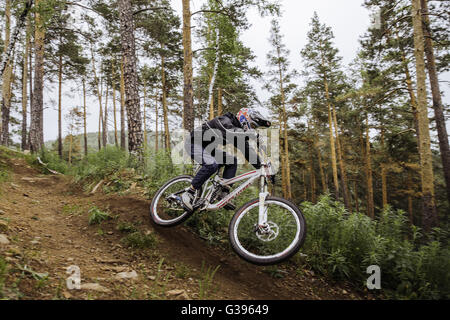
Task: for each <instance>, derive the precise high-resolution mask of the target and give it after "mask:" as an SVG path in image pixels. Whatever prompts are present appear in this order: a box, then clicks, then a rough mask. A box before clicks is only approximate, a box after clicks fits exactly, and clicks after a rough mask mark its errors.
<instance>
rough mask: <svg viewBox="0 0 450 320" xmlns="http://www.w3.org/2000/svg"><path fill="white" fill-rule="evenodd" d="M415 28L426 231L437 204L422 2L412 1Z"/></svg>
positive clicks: (431, 223) (434, 223)
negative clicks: (428, 104)
mask: <svg viewBox="0 0 450 320" xmlns="http://www.w3.org/2000/svg"><path fill="white" fill-rule="evenodd" d="M412 17H413V28H414V49H415V50H414V56H415V58H416V75H417V107H418V113H419V114H418V116H419V136H420V148H419V151H420V152H419V155H420V166H421V180H422V203H423V210H422V215H423V220H422V221H423V224H424V228H425V230H427V231H428V230H430V229H431V228H432V227H434V226H436V225H437V213H436V204H435V199H434V174H433V162H432V160H433V159H432V154H431V141H430V128H429V119H428V108H427V91H426V90H427V89H426V74H425V59H424V37H423V29H422V17H421V5H420V0H412Z"/></svg>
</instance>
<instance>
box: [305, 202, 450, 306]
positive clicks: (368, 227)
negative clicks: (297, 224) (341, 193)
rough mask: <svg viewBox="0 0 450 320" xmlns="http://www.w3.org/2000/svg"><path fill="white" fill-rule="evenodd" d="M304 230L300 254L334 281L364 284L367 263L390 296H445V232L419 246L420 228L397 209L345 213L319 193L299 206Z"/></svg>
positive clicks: (449, 259)
mask: <svg viewBox="0 0 450 320" xmlns="http://www.w3.org/2000/svg"><path fill="white" fill-rule="evenodd" d="M302 208H303V213H304V215H305V218H306V224H307V227H308V233H307V237H306V241H305V244H304V246H303V248H302V252H303V253H305V254H306V255H307V258H306V261H307V263H308V264H309V265H310V266H311V267H312V268H314V269H315V270H317V271H319V272H322V273H323V274H325V275H328V276H330V277H333V278H335V279H348V280H350V281H352V282H354V283H363V284H365V279H367V276H368V275H367V274H366V269H367V267H368V266H370V265H378V266H379V267H380V268H381V279H382V287H383V289H386V290H387V291H384V292H387V293H388V295H391V296H392V297H394V298H413V299H418V298H420V299H442V298H446V299H448V298H449V297H450V287H449V286H450V273H449V272H448V270H450V250H449V249H448V245H446V244H445V242H440V241H439V240H441V241H444V240H443V239H445V238H446V234H445V232H443V231H442V230H439V229H438V230H435V231H434V232H433V234H431V235H430V237H432V238H435V239H439V240H434V241H432V242H429V243H426V244H420V243H419V242H418V239H420V238H421V236H420V232H419V231H418V229H417V228H416V227H410V226H409V223H408V221H407V219H406V217H405V214H404V213H403V212H402V211H400V210H397V211H395V210H392V209H391V208H386V209H385V210H384V211H383V212H382V213H381V214H380V216H379V218H378V219H375V220H371V219H369V218H368V217H367V216H365V215H362V214H359V213H353V214H349V213H348V212H347V211H346V210H345V208H344V206H343V204H342V203H340V202H336V201H333V200H332V199H331V198H330V197H329V196H323V197H321V198H320V200H319V202H318V203H317V204H315V205H313V204H311V203H307V202H305V203H304V204H303V205H302Z"/></svg>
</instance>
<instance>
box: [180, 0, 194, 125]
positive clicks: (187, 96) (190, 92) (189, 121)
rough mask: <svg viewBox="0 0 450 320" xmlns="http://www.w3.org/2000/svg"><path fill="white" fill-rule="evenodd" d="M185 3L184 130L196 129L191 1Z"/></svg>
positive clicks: (184, 1) (183, 0) (186, 0)
mask: <svg viewBox="0 0 450 320" xmlns="http://www.w3.org/2000/svg"><path fill="white" fill-rule="evenodd" d="M182 3H183V53H184V60H183V78H184V87H183V96H184V101H183V128H184V129H185V130H187V131H192V130H193V129H194V89H193V74H192V44H191V9H190V3H189V0H182Z"/></svg>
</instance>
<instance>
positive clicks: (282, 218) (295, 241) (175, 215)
mask: <svg viewBox="0 0 450 320" xmlns="http://www.w3.org/2000/svg"><path fill="white" fill-rule="evenodd" d="M199 168H200V166H197V169H196V171H197V170H198V169H199ZM219 170H220V168H219ZM219 170H218V171H217V172H216V173H215V174H214V175H213V176H212V177H211V178H210V179H209V180H207V181H206V182H205V183H204V185H203V187H202V189H201V191H200V198H199V200H198V201H197V203H196V205H195V206H194V208H193V210H192V211H191V210H187V209H186V208H185V207H184V205H183V203H182V201H181V195H182V193H183V192H185V190H187V188H188V187H189V186H190V184H191V181H192V179H193V176H191V175H181V176H178V177H175V178H173V179H171V180H169V181H167V182H166V183H165V184H164V185H163V186H162V187H161V188H160V189H159V190H158V191H157V192H156V194H155V195H154V197H153V200H152V203H151V207H150V216H151V218H152V220H153V221H154V222H155V223H156V224H157V225H160V226H164V227H172V226H176V225H178V224H180V223H182V222H184V221H185V220H186V219H188V218H189V217H190V216H191V215H192V214H193V213H194V212H195V211H215V210H219V209H221V208H223V207H225V206H226V205H227V204H228V203H230V201H232V200H233V199H234V198H236V197H238V196H239V195H240V194H241V193H242V192H243V191H244V190H245V189H247V188H248V187H249V186H250V185H252V184H253V183H254V182H257V181H258V182H259V189H260V190H259V197H258V198H256V199H253V200H250V201H249V202H247V203H246V204H244V205H243V206H242V207H240V208H239V209H238V210H237V211H236V213H235V214H234V216H233V218H232V219H231V222H230V225H229V228H228V235H229V240H230V243H231V247H232V248H233V250H234V251H235V252H236V253H237V255H238V256H240V257H241V258H243V259H244V260H246V261H248V262H250V263H253V264H257V265H272V264H276V263H280V262H282V261H284V260H286V259H288V258H290V257H292V256H293V255H294V254H295V253H297V252H298V250H299V249H300V247H301V246H302V244H303V241H304V239H305V236H306V223H305V218H304V217H303V214H302V212H301V211H300V209H299V208H297V206H295V205H294V204H293V203H292V202H291V201H288V200H286V199H283V198H280V197H275V196H271V195H270V194H269V192H268V180H270V177H271V176H273V172H272V165H271V163H270V162H267V163H263V165H262V167H261V168H260V169H258V170H253V171H250V172H246V173H243V174H241V175H238V176H236V177H234V178H231V179H223V178H221V177H220V176H219ZM239 182H241V184H239V185H238V186H237V187H235V188H234V189H233V190H231V192H230V193H228V194H227V195H226V196H224V197H223V192H222V191H223V190H224V188H227V186H228V188H229V186H230V185H232V184H233V185H234V184H236V183H239Z"/></svg>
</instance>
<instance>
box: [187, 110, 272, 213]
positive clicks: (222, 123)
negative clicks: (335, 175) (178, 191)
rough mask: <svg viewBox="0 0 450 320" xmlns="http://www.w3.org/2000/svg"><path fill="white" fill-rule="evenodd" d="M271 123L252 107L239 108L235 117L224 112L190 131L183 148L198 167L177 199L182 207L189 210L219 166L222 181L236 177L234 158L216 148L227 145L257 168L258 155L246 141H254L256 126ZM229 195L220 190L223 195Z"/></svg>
mask: <svg viewBox="0 0 450 320" xmlns="http://www.w3.org/2000/svg"><path fill="white" fill-rule="evenodd" d="M270 125H271V123H270V121H268V120H267V119H265V118H264V117H263V116H262V115H261V113H259V112H258V111H257V110H256V109H253V108H242V109H240V110H239V112H238V113H237V115H234V114H233V113H231V112H227V113H225V114H224V115H221V116H218V117H216V118H214V119H212V120H210V121H208V122H205V123H203V125H202V126H201V127H199V128H196V129H194V130H193V131H192V132H191V135H190V139H187V143H186V149H187V152H188V153H189V154H190V156H191V158H192V159H193V160H195V161H196V162H197V163H199V164H201V168H200V170H199V171H198V172H197V174H196V175H195V177H194V179H193V180H192V183H191V186H190V187H188V188H187V190H186V191H185V192H184V193H183V195H182V197H181V199H182V203H183V205H184V206H185V207H186V208H187V209H189V210H191V211H192V210H193V209H194V207H195V204H196V202H197V200H198V199H199V196H200V190H201V187H202V185H203V183H205V181H206V180H208V179H209V178H210V177H211V176H212V175H213V174H214V173H216V172H217V170H218V169H219V164H221V165H224V171H223V178H224V179H231V178H233V177H234V176H235V175H236V171H237V159H236V157H233V156H231V155H229V154H227V153H226V152H224V151H221V150H220V149H218V148H217V147H218V146H219V145H220V144H222V145H227V144H231V145H233V146H234V147H236V148H237V149H239V150H240V151H241V152H242V153H243V154H244V157H245V159H246V160H247V161H248V162H249V163H251V164H252V165H253V166H254V167H255V168H256V169H259V168H260V167H261V161H260V159H259V157H258V154H257V153H256V152H255V150H253V148H251V147H250V145H249V143H248V140H249V139H257V137H258V136H257V133H256V131H255V130H254V129H256V128H258V127H267V128H268V127H270ZM227 192H229V189H228V190H224V193H225V194H222V197H223V196H225V195H226V193H227ZM224 208H225V209H231V210H232V209H234V205H232V204H231V203H229V204H227V205H226V206H225V207H224Z"/></svg>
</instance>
